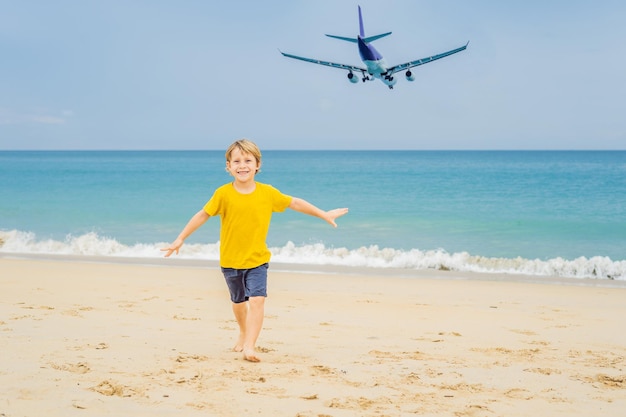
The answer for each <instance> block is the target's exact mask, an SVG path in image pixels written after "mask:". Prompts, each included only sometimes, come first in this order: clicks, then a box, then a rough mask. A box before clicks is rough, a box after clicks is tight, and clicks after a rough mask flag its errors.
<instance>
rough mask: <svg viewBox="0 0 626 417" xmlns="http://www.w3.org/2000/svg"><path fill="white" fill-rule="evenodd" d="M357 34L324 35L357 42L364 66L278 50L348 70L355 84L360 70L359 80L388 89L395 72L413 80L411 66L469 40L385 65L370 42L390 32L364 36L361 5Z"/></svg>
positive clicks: (394, 79) (437, 56)
mask: <svg viewBox="0 0 626 417" xmlns="http://www.w3.org/2000/svg"><path fill="white" fill-rule="evenodd" d="M359 33H360V34H359V35H358V36H357V37H356V38H347V37H344V36H336V35H328V34H327V35H326V36H328V37H330V38H334V39H340V40H342V41H348V42H353V43H356V44H358V47H359V55H360V56H361V61H363V63H364V64H365V68H363V67H358V66H355V65H346V64H337V63H335V62H330V61H322V60H319V59H312V58H305V57H302V56H297V55H292V54H287V53H285V52H282V51H281V50H279V52H280V53H281V54H282V55H283V56H285V57H287V58H293V59H299V60H301V61H305V62H311V63H313V64H319V65H325V66H327V67H332V68H339V69H343V70H348V80H350V82H351V83H353V84H355V83H358V82H359V79H358V77H357V76H356V75H355V74H354V73H355V72H357V73H358V72H360V73H361V74H362V78H361V80H363V82H365V81H373V80H375V79H379V80H381V81H382V82H383V83H384V84H385V85H387V86H388V87H389V89H393V86H394V85H395V84H396V82H397V81H398V80H397V79H396V78H395V77H394V76H393V75H394V74H395V73H396V72H400V71H404V70H407V71H406V73H405V74H404V75H405V77H406V79H407V81H414V80H415V75H414V74H413V73H412V72H411V68H413V67H417V66H419V65H424V64H428V63H429V62H433V61H436V60H438V59H441V58H445V57H447V56H450V55H452V54H456V53H457V52H461V51H464V50H465V49H466V48H467V45H469V41H468V42H467V43H466V44H465V45H463V46H461V47H459V48H456V49H452V50H450V51H447V52H443V53H441V54H437V55H433V56H429V57H426V58H421V59H416V60H415V61H409V62H405V63H404V64H400V65H394V66H391V67H389V66H387V62H386V61H385V59H384V58H383V56H382V55H381V54H380V53H379V52H378V51H377V50H376V49H375V48H374V46H373V45H371V44H370V42H373V41H375V40H376V39H380V38H382V37H385V36H388V35H391V32H386V33H382V34H380V35H375V36H368V37H366V36H365V31H364V30H363V17H362V16H361V6H359Z"/></svg>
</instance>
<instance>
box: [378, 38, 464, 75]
mask: <svg viewBox="0 0 626 417" xmlns="http://www.w3.org/2000/svg"><path fill="white" fill-rule="evenodd" d="M467 45H469V41H468V42H467V43H466V44H465V45H463V46H461V47H460V48H456V49H453V50H451V51H448V52H444V53H441V54H437V55H433V56H429V57H426V58H422V59H416V60H415V61H410V62H406V63H404V64H400V65H394V66H393V67H391V68H389V69H388V70H387V71H389V72H391V73H392V74H394V73H396V72H398V71H402V70H405V69H409V68H413V67H417V66H418V65H424V64H428V63H429V62H433V61H436V60H438V59H441V58H445V57H447V56H450V55H452V54H456V53H457V52H461V51H464V50H465V49H466V48H467Z"/></svg>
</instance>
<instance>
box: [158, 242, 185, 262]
mask: <svg viewBox="0 0 626 417" xmlns="http://www.w3.org/2000/svg"><path fill="white" fill-rule="evenodd" d="M181 246H183V241H182V240H181V239H176V240H175V241H174V242H172V244H171V245H170V246H169V247H167V248H163V249H161V252H167V253H166V254H165V257H166V258H167V257H169V256H170V255H171V254H172V253H174V252H176V255H178V250H179V249H180V247H181Z"/></svg>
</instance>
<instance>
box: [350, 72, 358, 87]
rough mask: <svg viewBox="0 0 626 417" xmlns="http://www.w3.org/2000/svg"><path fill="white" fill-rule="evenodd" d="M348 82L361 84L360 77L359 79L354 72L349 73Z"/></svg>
mask: <svg viewBox="0 0 626 417" xmlns="http://www.w3.org/2000/svg"><path fill="white" fill-rule="evenodd" d="M348 80H350V82H351V83H352V84H356V83H358V82H359V77H357V76H356V75H354V74H353V73H352V72H349V73H348Z"/></svg>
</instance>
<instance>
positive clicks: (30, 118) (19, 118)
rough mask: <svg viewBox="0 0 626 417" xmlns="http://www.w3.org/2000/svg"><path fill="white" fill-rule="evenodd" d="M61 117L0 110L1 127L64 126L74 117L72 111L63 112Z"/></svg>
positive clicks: (40, 113) (42, 112) (41, 113)
mask: <svg viewBox="0 0 626 417" xmlns="http://www.w3.org/2000/svg"><path fill="white" fill-rule="evenodd" d="M60 113H61V115H60V116H56V115H52V114H50V112H48V111H40V112H28V113H27V112H18V111H14V110H10V109H3V108H0V125H23V124H44V125H63V124H65V123H66V122H67V119H68V118H69V117H72V116H73V115H74V112H73V111H71V110H63V111H61V112H60Z"/></svg>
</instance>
